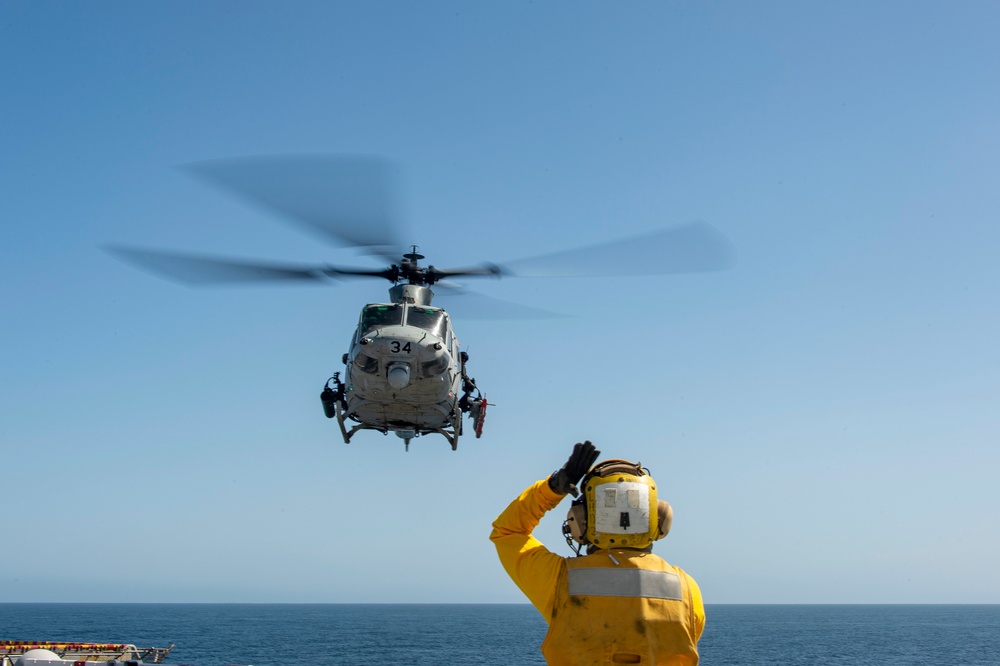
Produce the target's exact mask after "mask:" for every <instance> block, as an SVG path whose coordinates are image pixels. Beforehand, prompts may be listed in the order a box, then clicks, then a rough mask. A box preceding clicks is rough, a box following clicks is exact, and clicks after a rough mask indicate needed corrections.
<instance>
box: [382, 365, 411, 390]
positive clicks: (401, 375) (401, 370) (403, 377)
mask: <svg viewBox="0 0 1000 666" xmlns="http://www.w3.org/2000/svg"><path fill="white" fill-rule="evenodd" d="M387 379H388V380H389V386H391V387H392V388H394V389H401V388H403V387H404V386H406V385H407V384H409V383H410V366H408V365H407V364H405V363H393V364H392V365H390V366H389V371H388V373H387Z"/></svg>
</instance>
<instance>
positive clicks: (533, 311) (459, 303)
mask: <svg viewBox="0 0 1000 666" xmlns="http://www.w3.org/2000/svg"><path fill="white" fill-rule="evenodd" d="M435 289H436V296H435V299H437V300H440V301H441V302H442V304H443V306H444V307H445V309H447V310H448V312H450V313H451V314H452V316H454V317H458V318H459V319H553V318H565V317H567V316H568V315H565V314H562V313H560V312H553V311H551V310H542V309H540V308H533V307H531V306H528V305H521V304H520V303H512V302H510V301H505V300H502V299H499V298H493V297H492V296H487V295H486V294H481V293H478V292H475V291H467V290H465V289H463V288H461V287H458V286H456V285H452V284H449V283H447V282H439V283H438V284H437V285H436V286H435Z"/></svg>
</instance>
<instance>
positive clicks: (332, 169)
mask: <svg viewBox="0 0 1000 666" xmlns="http://www.w3.org/2000/svg"><path fill="white" fill-rule="evenodd" d="M184 168H185V169H187V170H188V171H190V172H192V173H194V174H196V175H198V176H200V177H201V178H203V179H204V180H206V181H207V182H209V183H211V184H212V185H215V186H218V187H221V188H222V189H224V190H226V191H228V192H230V193H232V194H235V195H237V196H239V197H240V198H242V199H244V200H245V201H248V202H250V203H253V204H256V205H259V206H261V207H263V208H265V209H267V210H269V211H270V212H272V213H277V214H278V215H280V216H281V217H283V218H285V219H286V220H288V221H290V222H292V223H294V224H296V225H297V226H299V227H302V228H304V229H306V230H308V231H310V232H312V233H314V234H318V235H319V236H320V237H321V238H323V239H324V240H325V241H326V242H328V243H331V244H333V245H338V246H345V245H346V246H357V247H361V248H365V249H366V250H367V251H368V253H369V254H373V255H376V256H382V257H384V258H386V259H388V260H389V261H396V260H398V259H397V257H398V255H397V254H396V252H395V251H392V252H390V251H389V249H390V248H396V247H401V244H400V243H399V242H398V238H399V235H398V229H397V228H396V219H397V216H396V209H395V202H394V200H393V196H394V193H395V190H394V182H393V181H394V178H393V175H394V173H393V169H392V167H391V165H390V164H389V163H388V162H386V161H384V160H381V159H378V158H375V157H362V156H340V155H273V156H259V157H241V158H235V159H225V160H210V161H205V162H195V163H192V164H187V165H184Z"/></svg>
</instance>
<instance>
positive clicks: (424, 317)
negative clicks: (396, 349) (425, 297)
mask: <svg viewBox="0 0 1000 666" xmlns="http://www.w3.org/2000/svg"><path fill="white" fill-rule="evenodd" d="M445 321H446V320H445V314H444V311H443V310H434V309H431V308H422V307H413V306H410V307H409V308H407V310H406V323H407V325H408V326H418V327H420V328H422V329H424V330H425V331H429V332H430V333H431V334H432V335H436V336H437V337H439V338H441V339H442V340H443V339H444V333H445Z"/></svg>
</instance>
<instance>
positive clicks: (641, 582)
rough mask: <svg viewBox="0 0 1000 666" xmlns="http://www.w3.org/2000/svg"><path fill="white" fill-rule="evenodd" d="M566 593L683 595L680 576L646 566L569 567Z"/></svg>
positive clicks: (665, 597) (658, 596)
mask: <svg viewBox="0 0 1000 666" xmlns="http://www.w3.org/2000/svg"><path fill="white" fill-rule="evenodd" d="M569 593H570V595H572V596H582V597H645V598H647V599H676V600H677V601H680V600H681V599H683V595H682V593H681V579H680V576H678V575H677V574H675V573H670V572H669V571H649V570H648V569H605V568H599V569H570V570H569Z"/></svg>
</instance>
